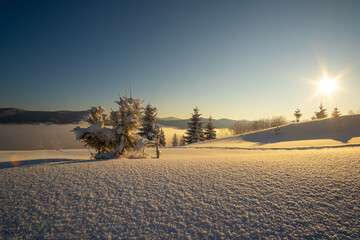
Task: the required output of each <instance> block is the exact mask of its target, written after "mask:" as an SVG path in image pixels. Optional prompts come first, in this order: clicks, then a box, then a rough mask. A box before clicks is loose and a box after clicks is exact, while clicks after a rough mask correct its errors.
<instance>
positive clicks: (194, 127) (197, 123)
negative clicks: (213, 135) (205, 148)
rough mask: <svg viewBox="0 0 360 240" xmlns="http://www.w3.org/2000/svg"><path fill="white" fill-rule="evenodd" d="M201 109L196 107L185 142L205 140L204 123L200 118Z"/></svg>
mask: <svg viewBox="0 0 360 240" xmlns="http://www.w3.org/2000/svg"><path fill="white" fill-rule="evenodd" d="M200 116H201V114H199V109H198V108H194V113H193V114H192V117H191V118H190V122H188V128H189V129H188V130H187V131H186V135H187V136H185V142H186V143H187V144H191V143H196V142H200V141H204V132H203V123H202V122H201V118H200Z"/></svg>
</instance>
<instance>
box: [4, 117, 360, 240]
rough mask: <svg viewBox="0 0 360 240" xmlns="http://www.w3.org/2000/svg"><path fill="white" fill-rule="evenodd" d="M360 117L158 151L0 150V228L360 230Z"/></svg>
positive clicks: (233, 234) (103, 235)
mask: <svg viewBox="0 0 360 240" xmlns="http://www.w3.org/2000/svg"><path fill="white" fill-rule="evenodd" d="M359 123H360V115H354V116H349V117H342V118H341V119H325V120H321V121H312V122H309V123H300V124H290V125H287V126H283V127H281V128H280V131H279V132H278V133H277V134H275V132H274V129H270V130H265V131H260V132H256V133H251V134H246V135H239V136H234V137H230V138H224V139H218V140H213V141H207V142H202V143H197V144H192V145H188V146H185V147H173V148H163V149H162V155H161V158H160V159H156V158H153V156H155V152H154V150H153V149H148V153H149V154H150V157H148V158H146V159H125V158H120V159H112V160H89V157H90V154H89V152H88V150H86V149H77V150H68V149H65V150H38V151H0V209H1V213H0V214H1V218H0V219H1V221H0V233H1V234H0V239H119V238H120V239H139V238H140V239H159V238H161V239H173V238H177V239H203V238H205V239H254V238H255V239H266V238H268V239H315V238H316V239H360V130H359V127H358V126H359ZM339 124H340V125H339Z"/></svg>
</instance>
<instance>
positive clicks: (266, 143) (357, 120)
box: [187, 115, 360, 149]
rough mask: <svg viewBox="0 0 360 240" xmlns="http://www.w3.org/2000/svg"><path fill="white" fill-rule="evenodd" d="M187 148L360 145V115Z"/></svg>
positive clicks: (289, 126)
mask: <svg viewBox="0 0 360 240" xmlns="http://www.w3.org/2000/svg"><path fill="white" fill-rule="evenodd" d="M279 129H280V130H279V132H278V133H276V132H275V128H272V129H268V130H263V131H258V132H254V133H248V134H243V135H238V136H233V137H229V138H224V139H217V140H212V141H207V142H201V143H197V144H192V145H188V146H187V147H220V148H223V147H227V148H240V149H242V148H243V149H253V148H256V149H264V148H273V149H279V148H285V149H287V148H308V147H311V148H314V147H315V148H318V147H327V146H331V147H334V146H337V147H340V146H346V145H352V146H357V145H360V115H349V116H342V117H339V118H329V119H323V120H316V121H309V122H303V123H292V124H289V125H285V126H282V127H280V128H279Z"/></svg>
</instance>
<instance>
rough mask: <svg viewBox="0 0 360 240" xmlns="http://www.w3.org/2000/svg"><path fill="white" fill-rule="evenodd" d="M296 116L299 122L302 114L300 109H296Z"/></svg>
mask: <svg viewBox="0 0 360 240" xmlns="http://www.w3.org/2000/svg"><path fill="white" fill-rule="evenodd" d="M294 116H295V118H296V122H299V121H300V118H301V116H302V113H301V112H300V110H299V109H296V111H295V113H294Z"/></svg>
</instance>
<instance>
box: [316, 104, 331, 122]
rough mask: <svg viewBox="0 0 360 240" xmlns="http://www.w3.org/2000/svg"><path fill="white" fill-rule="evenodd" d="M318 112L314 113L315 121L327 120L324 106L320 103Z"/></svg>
mask: <svg viewBox="0 0 360 240" xmlns="http://www.w3.org/2000/svg"><path fill="white" fill-rule="evenodd" d="M319 109H320V111H319V112H315V117H316V119H323V118H327V116H328V115H327V113H326V108H324V106H323V105H322V103H320V106H319Z"/></svg>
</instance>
